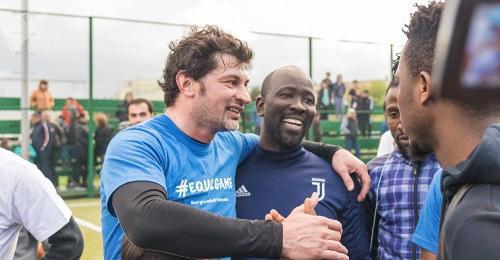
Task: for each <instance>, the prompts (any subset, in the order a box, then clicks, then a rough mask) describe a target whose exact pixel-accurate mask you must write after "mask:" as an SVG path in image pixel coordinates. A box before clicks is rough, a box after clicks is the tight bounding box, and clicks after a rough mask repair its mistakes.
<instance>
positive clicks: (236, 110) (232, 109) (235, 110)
mask: <svg viewBox="0 0 500 260" xmlns="http://www.w3.org/2000/svg"><path fill="white" fill-rule="evenodd" d="M227 110H229V111H231V112H234V113H236V114H239V113H240V111H239V110H238V109H235V108H228V109H227Z"/></svg>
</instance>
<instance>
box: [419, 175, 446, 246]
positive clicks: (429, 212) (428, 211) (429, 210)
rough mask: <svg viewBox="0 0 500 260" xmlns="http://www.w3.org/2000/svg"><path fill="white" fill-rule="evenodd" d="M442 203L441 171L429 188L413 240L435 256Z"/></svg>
mask: <svg viewBox="0 0 500 260" xmlns="http://www.w3.org/2000/svg"><path fill="white" fill-rule="evenodd" d="M441 201H442V195H441V170H439V171H438V172H436V174H435V175H434V178H433V179H432V182H431V185H430V186H429V192H428V193H427V196H426V198H425V202H424V207H423V208H422V212H421V213H420V218H419V220H418V224H417V227H416V229H415V232H414V233H413V236H412V239H411V240H412V241H413V243H415V244H416V245H418V246H419V247H421V248H423V249H425V250H427V251H429V252H431V253H433V254H437V252H438V241H439V223H440V221H441V216H440V215H441Z"/></svg>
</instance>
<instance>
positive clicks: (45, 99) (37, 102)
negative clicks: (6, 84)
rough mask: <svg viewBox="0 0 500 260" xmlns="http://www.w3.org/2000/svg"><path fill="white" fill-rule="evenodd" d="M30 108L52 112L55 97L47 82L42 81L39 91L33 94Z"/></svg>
mask: <svg viewBox="0 0 500 260" xmlns="http://www.w3.org/2000/svg"><path fill="white" fill-rule="evenodd" d="M30 106H31V107H32V108H33V109H35V110H36V111H43V110H51V109H52V108H53V107H54V97H53V96H52V94H51V93H50V91H49V83H48V82H47V81H46V80H40V83H39V84H38V89H37V90H35V91H33V93H31V96H30Z"/></svg>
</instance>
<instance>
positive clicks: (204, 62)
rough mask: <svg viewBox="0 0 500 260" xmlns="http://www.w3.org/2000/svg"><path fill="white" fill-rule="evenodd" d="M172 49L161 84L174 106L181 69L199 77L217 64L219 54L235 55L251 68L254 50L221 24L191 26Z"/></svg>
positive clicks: (172, 45)
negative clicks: (177, 79)
mask: <svg viewBox="0 0 500 260" xmlns="http://www.w3.org/2000/svg"><path fill="white" fill-rule="evenodd" d="M169 49H170V53H169V54H168V57H167V62H166V64H165V69H164V70H163V82H161V81H159V82H158V83H159V85H160V87H161V89H162V90H163V92H164V93H165V95H164V101H165V105H166V106H167V107H168V106H172V105H173V104H174V103H175V100H176V99H177V96H178V95H179V88H178V86H177V82H176V76H177V73H179V71H184V73H185V74H186V75H187V76H189V77H191V78H193V79H194V80H199V79H201V78H203V77H204V76H205V75H206V74H207V73H209V72H211V71H212V70H214V69H216V68H217V64H218V60H217V57H216V56H217V55H218V54H219V55H222V54H229V55H231V56H234V57H235V58H236V60H237V61H238V65H239V64H244V65H245V68H246V69H249V68H250V63H251V61H252V58H253V52H252V50H251V49H250V48H249V47H248V44H247V43H246V42H244V41H241V40H240V39H238V38H236V37H235V36H233V35H232V34H230V33H227V32H225V31H223V30H222V29H221V28H219V27H217V26H212V25H206V26H204V27H202V28H200V27H191V30H190V32H189V33H188V35H187V36H185V37H183V38H182V39H181V40H179V41H173V42H171V43H170V45H169Z"/></svg>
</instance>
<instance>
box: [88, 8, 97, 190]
mask: <svg viewBox="0 0 500 260" xmlns="http://www.w3.org/2000/svg"><path fill="white" fill-rule="evenodd" d="M93 37H94V35H93V18H92V17H89V99H88V112H89V121H88V130H89V132H88V136H87V138H88V139H87V141H88V150H87V157H88V158H87V197H92V196H93V195H94V177H95V169H94V130H95V127H94V109H93V107H92V105H93V104H92V103H93V99H94V98H93V83H94V82H93V70H94V68H93V62H94V60H93V49H94V48H93V41H92V40H93Z"/></svg>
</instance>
